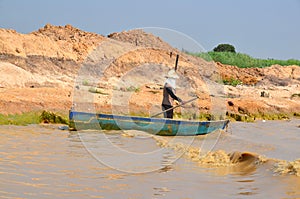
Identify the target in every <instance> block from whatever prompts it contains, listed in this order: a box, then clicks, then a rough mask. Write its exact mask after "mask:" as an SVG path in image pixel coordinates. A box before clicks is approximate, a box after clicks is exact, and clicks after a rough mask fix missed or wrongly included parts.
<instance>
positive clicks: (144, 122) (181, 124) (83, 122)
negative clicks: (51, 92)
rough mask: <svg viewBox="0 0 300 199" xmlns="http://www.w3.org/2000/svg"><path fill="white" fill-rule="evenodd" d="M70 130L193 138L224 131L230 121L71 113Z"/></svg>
mask: <svg viewBox="0 0 300 199" xmlns="http://www.w3.org/2000/svg"><path fill="white" fill-rule="evenodd" d="M69 119H70V125H69V127H70V130H84V129H102V130H121V129H122V130H140V131H145V132H148V133H151V134H155V135H171V136H174V135H178V136H193V135H202V134H207V133H211V132H213V131H215V130H218V129H224V128H225V127H226V126H227V125H228V123H229V120H219V121H190V120H176V119H167V118H149V117H137V116H122V115H112V114H95V113H86V112H77V111H70V114H69Z"/></svg>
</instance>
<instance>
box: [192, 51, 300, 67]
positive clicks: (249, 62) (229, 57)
mask: <svg viewBox="0 0 300 199" xmlns="http://www.w3.org/2000/svg"><path fill="white" fill-rule="evenodd" d="M188 54H191V55H194V56H197V57H201V58H203V59H204V60H206V61H215V62H220V63H222V64H228V65H232V66H238V67H240V68H253V67H255V68H264V67H268V66H271V65H275V64H278V65H281V66H289V65H298V66H300V60H296V59H289V60H278V59H257V58H253V57H251V56H249V55H247V54H244V53H233V52H213V51H210V52H207V53H188Z"/></svg>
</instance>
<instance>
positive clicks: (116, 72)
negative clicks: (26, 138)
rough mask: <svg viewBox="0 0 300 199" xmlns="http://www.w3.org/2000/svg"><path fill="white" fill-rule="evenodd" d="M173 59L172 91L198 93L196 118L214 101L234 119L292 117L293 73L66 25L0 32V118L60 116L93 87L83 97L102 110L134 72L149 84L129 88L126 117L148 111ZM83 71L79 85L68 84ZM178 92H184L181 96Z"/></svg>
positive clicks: (295, 106)
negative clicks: (57, 112) (88, 93)
mask: <svg viewBox="0 0 300 199" xmlns="http://www.w3.org/2000/svg"><path fill="white" fill-rule="evenodd" d="M95 49H97V51H95ZM93 53H94V54H93ZM176 54H179V55H180V59H179V67H178V73H179V75H180V76H181V80H180V81H179V82H178V85H179V86H180V87H181V88H183V89H178V92H179V93H178V94H179V95H180V96H182V97H183V99H186V100H188V99H189V98H191V97H192V93H198V94H200V96H201V98H200V99H199V100H198V102H196V103H194V104H193V106H194V107H195V106H197V107H198V108H199V109H200V111H201V112H210V111H211V110H212V109H213V104H214V103H217V101H218V100H222V102H221V103H224V106H225V108H226V111H228V112H230V113H236V114H241V115H247V114H252V113H281V112H282V113H294V112H295V113H299V112H300V100H299V97H298V95H297V94H299V93H300V86H299V85H300V84H299V82H300V67H299V66H286V67H282V66H277V65H275V66H271V67H268V68H263V69H261V68H251V69H240V68H238V67H236V66H229V65H223V64H221V63H212V62H206V61H204V60H202V59H200V58H195V57H192V56H190V55H187V54H184V53H182V52H180V51H179V50H178V49H174V48H172V47H171V46H170V45H169V44H167V43H166V42H164V41H162V40H161V39H160V38H158V37H157V36H154V35H152V34H148V33H145V32H143V31H142V30H132V31H127V32H126V31H123V32H120V33H112V34H110V35H109V36H108V37H104V36H102V35H99V34H95V33H89V32H85V31H82V30H79V29H77V28H75V27H72V26H71V25H66V26H52V25H49V24H47V25H45V27H44V28H41V29H39V30H37V31H34V32H32V33H29V34H20V33H17V32H16V31H14V30H6V29H0V87H1V88H0V92H2V94H1V96H0V105H1V108H0V113H6V114H7V113H20V112H25V111H31V110H42V109H48V110H60V111H63V112H67V111H68V109H69V107H71V105H72V103H73V94H74V92H77V90H78V89H79V90H80V89H86V90H88V89H91V88H95V87H98V88H97V89H100V90H101V92H98V93H96V94H91V97H93V98H95V100H94V102H95V103H96V106H97V107H98V108H99V109H102V110H104V109H107V110H109V109H110V107H111V103H112V98H113V97H114V95H116V94H114V92H119V91H120V92H121V91H124V90H125V91H126V90H128V89H129V87H128V85H129V83H130V82H133V79H134V78H127V79H126V77H127V76H128V74H130V72H132V71H135V70H137V71H136V72H137V73H136V74H138V75H139V77H145V78H144V80H147V78H150V76H151V77H153V81H152V82H151V83H149V82H146V81H145V82H143V83H144V84H143V85H141V86H139V87H135V88H134V89H135V90H136V92H133V93H132V92H131V93H130V94H131V96H130V100H129V102H128V103H129V106H130V107H132V112H148V113H149V112H151V111H152V112H155V111H157V110H159V109H160V102H161V96H162V95H161V92H162V90H161V89H160V87H161V86H162V84H163V81H164V77H163V75H161V74H165V73H166V72H167V71H168V70H169V69H171V68H173V67H174V63H175V57H176V56H175V55H176ZM93 56H94V57H93ZM101 66H103V67H105V70H104V71H100V72H101V73H102V72H103V74H104V76H103V77H101V81H100V80H99V79H98V80H97V81H96V82H97V84H93V82H92V81H91V79H92V77H96V78H97V74H98V75H99V70H100V69H101ZM84 67H87V68H86V71H85V72H86V73H87V75H88V76H86V78H87V79H85V80H82V82H81V83H80V82H74V80H76V79H77V78H78V76H80V75H81V74H79V73H80V72H82V69H83V68H84ZM99 68H100V69H99ZM138 68H142V69H143V70H138ZM145 69H148V70H149V71H148V72H147V70H145ZM97 70H98V71H97ZM150 70H151V71H150ZM157 74H160V75H159V76H156V75H157ZM147 75H148V76H147ZM136 77H137V76H136ZM154 77H155V78H154ZM219 77H222V79H227V80H230V79H238V80H240V81H241V82H243V85H239V86H237V87H233V86H228V85H226V86H221V87H222V89H221V90H218V89H215V88H216V87H220V84H218V83H216V82H220V81H221V79H220V78H219ZM136 79H138V78H136ZM140 79H141V80H143V78H140ZM125 80H126V81H125ZM83 81H84V82H83ZM122 81H123V82H122ZM135 81H138V80H135ZM120 82H122V84H121V83H120ZM133 83H134V82H133ZM126 84H128V85H127V87H126ZM186 86H188V87H189V88H190V90H189V91H188V92H187V90H186V89H184V88H185V87H186ZM73 88H75V90H73ZM216 90H217V91H216ZM215 91H216V92H215ZM219 91H220V92H219ZM214 92H215V93H214ZM101 93H102V94H101ZM103 93H104V94H103ZM211 94H213V95H214V96H215V97H214V96H211ZM217 95H219V96H221V97H219V98H217V97H216V96H217ZM75 97H76V96H75ZM154 108H155V110H153V109H154ZM178 111H180V110H178Z"/></svg>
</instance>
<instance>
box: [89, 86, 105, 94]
mask: <svg viewBox="0 0 300 199" xmlns="http://www.w3.org/2000/svg"><path fill="white" fill-rule="evenodd" d="M89 92H91V93H97V94H101V95H108V93H105V92H103V90H102V89H100V88H96V87H91V88H89Z"/></svg>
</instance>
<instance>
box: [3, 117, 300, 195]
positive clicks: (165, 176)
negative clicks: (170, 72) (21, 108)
mask: <svg viewBox="0 0 300 199" xmlns="http://www.w3.org/2000/svg"><path fill="white" fill-rule="evenodd" d="M296 122H298V123H299V121H296ZM296 122H294V121H291V122H289V123H288V122H286V123H280V125H278V123H269V125H268V128H267V130H263V128H262V127H260V125H259V123H258V124H256V123H254V124H244V123H241V124H240V123H235V124H232V125H233V127H232V129H234V131H233V133H232V134H228V133H222V135H221V137H220V140H219V141H218V143H217V145H216V147H215V149H214V151H211V152H210V153H208V154H206V155H203V154H201V150H200V147H199V146H201V143H202V141H203V140H204V139H203V137H201V136H197V137H195V139H194V140H192V142H191V140H188V139H187V138H185V137H181V138H176V139H172V137H155V136H154V137H153V136H150V135H148V134H145V133H143V132H134V131H127V132H113V131H110V132H93V131H87V132H68V131H60V130H58V129H57V126H51V125H48V126H39V125H33V126H25V127H24V126H22V127H19V126H0V140H1V141H0V143H1V145H0V163H1V164H0V175H1V178H0V198H199V197H200V196H201V198H224V197H225V198H300V191H299V190H300V177H297V176H296V175H291V174H289V173H286V174H283V175H281V174H280V173H274V165H275V164H276V163H277V159H276V158H277V157H276V156H281V157H287V158H286V159H284V160H288V161H287V163H290V164H291V163H292V162H293V161H294V160H295V159H297V158H298V157H297V156H296V155H295V154H299V148H298V147H297V148H296V146H295V143H294V142H293V141H292V142H291V145H290V148H289V146H285V147H284V149H279V148H278V147H281V146H282V145H284V144H285V143H286V140H296V141H297V140H298V141H299V131H294V130H295V129H293V125H294V124H296ZM272 125H274V126H275V127H276V128H278V129H277V130H278V131H279V132H281V130H280V126H281V127H284V128H285V130H286V129H288V130H287V132H286V133H285V135H286V136H287V137H285V136H284V135H283V134H280V135H277V134H276V133H274V132H273V131H274V128H272ZM270 126H271V127H270ZM258 129H261V130H258ZM247 132H248V133H247ZM259 132H260V134H259ZM213 136H214V135H212V137H213ZM212 137H211V138H212ZM104 138H105V139H106V140H104ZM209 139H210V138H209ZM209 139H208V140H206V143H209V142H210V140H209ZM280 140H283V142H284V143H282V142H280ZM82 141H84V143H83V142H82ZM211 142H213V140H211ZM298 143H299V142H298ZM112 144H113V145H114V147H112V146H111V145H112ZM85 146H87V147H88V148H85ZM115 147H117V149H118V150H115V149H116V148H115ZM112 149H113V150H112ZM289 149H290V150H293V152H289ZM183 151H184V152H185V153H184V154H182V152H183ZM244 151H251V152H244ZM277 152H280V153H283V154H280V155H277V154H276V153H277ZM91 153H92V154H91ZM124 154H125V155H124ZM263 155H269V156H271V158H274V159H270V158H263ZM108 163H109V164H111V165H112V166H113V167H112V166H111V165H109V164H108ZM294 167H295V168H294V169H296V168H297V165H294ZM115 168H117V169H115ZM124 168H125V169H124ZM126 169H127V170H129V169H131V170H130V171H141V170H142V171H143V170H144V169H146V170H147V172H136V173H134V172H122V170H123V171H124V170H126Z"/></svg>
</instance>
